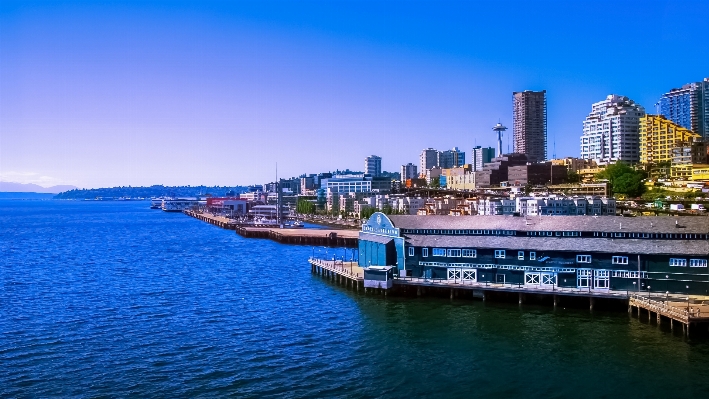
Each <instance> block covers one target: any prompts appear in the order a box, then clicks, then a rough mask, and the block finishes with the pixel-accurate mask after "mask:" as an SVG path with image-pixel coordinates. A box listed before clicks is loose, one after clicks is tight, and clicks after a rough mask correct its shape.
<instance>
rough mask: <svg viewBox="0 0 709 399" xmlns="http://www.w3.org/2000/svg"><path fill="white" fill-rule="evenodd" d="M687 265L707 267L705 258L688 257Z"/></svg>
mask: <svg viewBox="0 0 709 399" xmlns="http://www.w3.org/2000/svg"><path fill="white" fill-rule="evenodd" d="M689 267H707V260H706V259H690V260H689Z"/></svg>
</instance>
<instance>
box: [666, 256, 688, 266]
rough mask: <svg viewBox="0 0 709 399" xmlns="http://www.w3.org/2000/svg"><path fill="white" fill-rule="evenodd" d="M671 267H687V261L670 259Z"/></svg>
mask: <svg viewBox="0 0 709 399" xmlns="http://www.w3.org/2000/svg"><path fill="white" fill-rule="evenodd" d="M670 266H673V267H687V259H684V258H670Z"/></svg>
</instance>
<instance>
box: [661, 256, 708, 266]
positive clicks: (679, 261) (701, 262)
mask: <svg viewBox="0 0 709 399" xmlns="http://www.w3.org/2000/svg"><path fill="white" fill-rule="evenodd" d="M670 266H678V267H687V259H683V258H670ZM689 267H707V260H706V259H690V260H689Z"/></svg>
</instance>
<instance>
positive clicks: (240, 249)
mask: <svg viewBox="0 0 709 399" xmlns="http://www.w3.org/2000/svg"><path fill="white" fill-rule="evenodd" d="M311 253H312V249H311V248H310V247H298V246H285V245H281V244H278V243H275V242H272V241H269V240H259V239H244V238H241V237H239V236H238V235H236V234H234V232H233V231H226V230H221V229H219V228H217V227H215V226H212V225H209V224H206V223H203V222H200V221H198V220H196V219H192V218H189V217H187V216H184V215H182V214H171V213H164V212H161V211H156V210H150V209H148V204H147V202H125V203H120V202H106V203H102V202H63V201H0V396H1V397H127V396H130V397H204V398H212V397H221V396H234V397H254V398H257V397H353V398H366V397H409V398H411V397H442V398H452V397H540V398H547V397H617V396H627V397H647V398H650V397H657V398H665V399H666V398H672V397H683V398H706V397H709V376H707V367H709V344H708V343H707V342H706V341H691V340H690V341H688V340H685V339H683V338H682V337H680V336H679V335H672V334H670V333H669V332H667V331H664V330H660V329H658V328H657V327H656V326H654V325H649V324H647V322H642V321H639V320H638V319H637V318H629V317H628V315H627V314H625V313H603V312H594V313H590V312H588V311H583V310H571V309H568V310H565V309H561V308H560V309H558V310H557V311H554V310H553V309H552V308H547V307H535V306H527V305H524V306H522V307H521V308H520V307H519V306H517V305H508V304H494V303H483V302H479V301H470V300H460V301H459V300H454V301H451V300H441V299H432V298H421V299H412V298H392V297H389V298H384V297H381V296H364V295H362V294H357V293H355V292H353V291H349V290H347V289H345V288H342V287H339V286H335V285H333V284H331V283H329V282H327V281H325V280H322V279H321V278H320V277H318V276H314V275H311V273H310V267H309V265H308V264H307V262H306V260H307V257H308V256H309V255H310V254H311Z"/></svg>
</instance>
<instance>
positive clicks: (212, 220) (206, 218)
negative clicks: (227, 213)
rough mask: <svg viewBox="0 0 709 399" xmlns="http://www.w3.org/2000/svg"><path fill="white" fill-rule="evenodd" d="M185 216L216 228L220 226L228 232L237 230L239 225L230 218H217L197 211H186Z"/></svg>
mask: <svg viewBox="0 0 709 399" xmlns="http://www.w3.org/2000/svg"><path fill="white" fill-rule="evenodd" d="M184 213H185V215H188V216H192V217H193V218H195V219H199V220H201V221H203V222H207V223H209V224H213V225H215V226H219V227H221V228H223V229H227V230H236V227H237V226H238V224H237V223H236V222H235V221H234V220H232V219H229V218H225V217H224V216H216V215H212V214H211V213H206V212H197V211H189V210H188V211H184Z"/></svg>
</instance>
